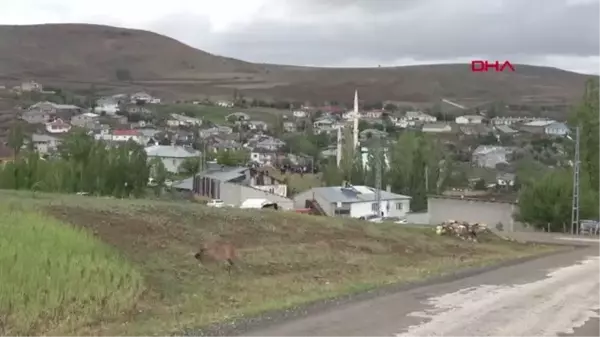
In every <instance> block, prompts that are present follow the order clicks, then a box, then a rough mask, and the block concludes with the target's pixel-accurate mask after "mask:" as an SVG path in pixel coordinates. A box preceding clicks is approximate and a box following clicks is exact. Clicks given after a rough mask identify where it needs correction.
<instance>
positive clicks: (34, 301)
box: [0, 191, 556, 336]
mask: <svg viewBox="0 0 600 337" xmlns="http://www.w3.org/2000/svg"><path fill="white" fill-rule="evenodd" d="M0 198H1V199H2V200H3V204H2V206H1V207H0V215H1V216H0V231H1V232H2V233H3V235H2V236H0V245H1V246H2V247H3V249H2V250H0V313H1V314H2V316H0V317H2V320H0V333H1V334H2V335H75V334H77V335H111V336H115V335H173V334H176V335H180V334H181V332H182V331H183V330H187V329H193V328H198V327H202V326H206V325H207V324H211V323H215V322H221V321H224V320H230V319H232V318H236V317H240V316H242V315H249V316H253V315H256V314H259V313H261V312H264V311H269V310H276V309H282V308H289V307H294V306H297V305H300V304H302V303H306V302H310V301H315V300H319V299H323V298H331V297H336V296H339V295H341V294H348V293H353V292H359V291H364V290H367V289H371V288H374V287H379V286H382V285H386V284H396V283H405V282H410V281H415V280H420V279H423V278H428V277H432V276H435V275H440V274H447V273H451V272H454V271H456V270H457V269H461V268H468V267H473V266H482V265H488V264H491V263H498V262H499V261H506V260H511V259H515V258H519V257H524V256H531V255H535V254H540V253H544V252H549V251H552V250H555V249H556V247H550V246H545V245H533V244H520V243H516V242H512V241H505V240H501V239H499V238H498V237H496V236H495V235H493V234H489V235H480V238H479V239H480V241H481V242H480V243H478V244H474V243H472V242H467V241H461V240H458V239H456V238H453V237H440V236H437V235H435V232H434V231H433V230H432V229H431V228H427V229H424V228H410V227H404V228H403V227H401V226H398V225H396V224H374V223H365V222H361V221H357V220H350V219H339V218H338V219H332V218H327V217H317V216H309V215H300V214H295V213H287V212H277V211H253V210H238V209H214V208H208V207H205V206H200V205H198V204H193V203H189V202H185V201H183V200H181V201H179V202H159V201H150V200H127V199H112V198H94V197H81V196H76V195H58V194H44V193H36V192H24V191H0ZM215 238H218V239H221V240H226V241H228V242H231V243H233V244H234V245H235V246H236V247H237V249H238V256H239V259H238V262H237V267H236V269H235V270H234V271H233V272H232V274H231V275H228V273H227V272H226V271H225V269H224V268H223V267H222V266H218V265H213V264H210V265H209V264H207V265H205V268H200V266H199V265H198V263H197V261H195V259H194V253H195V252H197V251H198V248H199V246H200V244H201V242H202V240H210V239H215ZM32 275H33V277H32ZM47 280H52V282H50V283H48V281H47ZM187 331H188V334H189V335H197V334H196V333H194V331H197V330H187Z"/></svg>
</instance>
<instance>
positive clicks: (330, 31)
mask: <svg viewBox="0 0 600 337" xmlns="http://www.w3.org/2000/svg"><path fill="white" fill-rule="evenodd" d="M0 8H1V10H0V23H2V24H35V23H59V22H84V23H98V24H108V25H116V26H122V27H129V28H140V29H147V30H152V31H156V32H158V33H162V34H165V35H169V36H171V37H173V38H176V39H178V40H181V41H183V42H186V43H187V44H190V45H192V46H194V47H197V48H199V49H202V50H205V51H208V52H210V53H214V54H220V55H225V56H230V57H235V58H239V59H243V60H247V61H253V62H266V63H281V64H295V65H315V66H377V65H381V66H392V65H409V64H428V63H457V62H468V61H470V60H472V59H486V60H499V61H504V60H509V61H511V62H512V63H527V64H535V65H548V66H554V67H559V68H563V69H567V70H572V71H578V72H585V73H594V74H598V73H600V56H599V49H600V28H599V24H600V0H212V1H211V0H203V1H202V0H169V1H152V0H143V1H142V0H103V1H81V0H20V1H10V0H0ZM65 43H68V42H65Z"/></svg>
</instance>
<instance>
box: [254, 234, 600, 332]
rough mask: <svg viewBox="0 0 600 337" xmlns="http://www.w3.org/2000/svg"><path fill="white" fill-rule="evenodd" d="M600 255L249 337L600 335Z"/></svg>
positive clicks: (504, 272)
mask: <svg viewBox="0 0 600 337" xmlns="http://www.w3.org/2000/svg"><path fill="white" fill-rule="evenodd" d="M553 240H554V239H553ZM565 243H566V242H565ZM569 243H573V242H569ZM586 244H588V245H589V244H590V243H589V242H586ZM598 255H599V254H598V246H597V245H595V244H593V243H592V246H590V247H588V248H584V249H578V250H575V251H570V252H567V253H563V254H560V255H553V256H549V257H544V258H541V259H537V260H534V261H529V262H525V263H522V264H519V265H515V266H510V267H504V268H501V269H496V270H493V271H489V272H486V273H484V274H480V275H477V276H473V277H468V278H464V279H460V280H456V281H453V282H448V283H443V284H436V285H430V286H424V287H420V288H414V289H412V290H408V291H404V292H399V293H395V294H391V295H386V296H384V297H378V298H374V299H370V300H366V301H363V302H359V303H352V304H348V305H345V306H340V307H338V308H336V309H334V310H330V311H326V312H318V313H314V314H312V315H308V316H305V317H303V318H299V319H296V320H292V321H287V322H283V323H280V324H279V325H273V326H271V327H267V328H263V329H260V330H255V331H250V332H248V333H246V335H248V336H316V335H319V336H342V335H344V336H397V337H400V336H402V337H404V336H444V335H445V336H527V335H529V336H570V335H574V336H599V335H600V334H599V330H598V329H599V326H598V310H599V309H600V300H599V297H598V296H599V292H600V288H599V273H600V268H599V262H600V260H599V256H598Z"/></svg>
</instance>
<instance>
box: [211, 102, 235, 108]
mask: <svg viewBox="0 0 600 337" xmlns="http://www.w3.org/2000/svg"><path fill="white" fill-rule="evenodd" d="M215 104H216V105H217V106H220V107H223V108H233V105H234V104H233V102H229V101H218V102H217V103H215Z"/></svg>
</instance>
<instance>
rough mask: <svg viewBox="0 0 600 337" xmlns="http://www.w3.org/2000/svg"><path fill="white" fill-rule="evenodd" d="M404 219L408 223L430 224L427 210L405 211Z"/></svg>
mask: <svg viewBox="0 0 600 337" xmlns="http://www.w3.org/2000/svg"><path fill="white" fill-rule="evenodd" d="M406 221H407V222H408V223H409V224H415V225H429V224H431V222H430V221H429V212H420V213H406Z"/></svg>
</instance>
